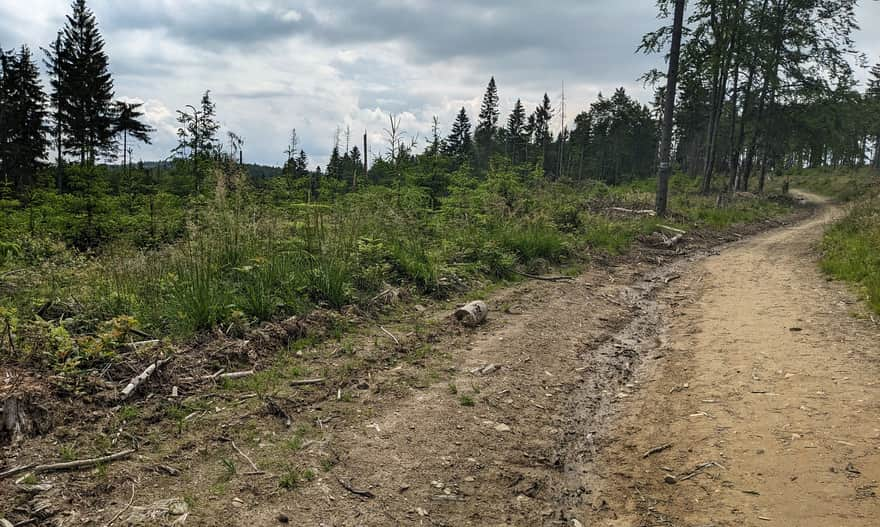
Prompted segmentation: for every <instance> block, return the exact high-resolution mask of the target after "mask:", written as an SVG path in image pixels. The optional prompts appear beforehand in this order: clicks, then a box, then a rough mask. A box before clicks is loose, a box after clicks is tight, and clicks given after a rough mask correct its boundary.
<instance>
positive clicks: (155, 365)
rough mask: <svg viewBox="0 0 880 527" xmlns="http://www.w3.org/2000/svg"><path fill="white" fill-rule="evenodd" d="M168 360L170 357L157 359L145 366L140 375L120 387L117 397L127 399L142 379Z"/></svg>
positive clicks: (146, 377) (148, 376) (144, 379)
mask: <svg viewBox="0 0 880 527" xmlns="http://www.w3.org/2000/svg"><path fill="white" fill-rule="evenodd" d="M170 360H171V358H170V357H169V358H167V359H162V360H157V361H156V362H154V363H153V364H150V365H149V366H147V369H145V370H144V371H143V372H141V374H140V375H138V376H137V377H135V378H133V379H132V380H131V381H129V383H128V385H126V387H125V388H123V389H122V392H121V393H120V395H119V397H120V398H121V399H128V397H129V396H130V395H131V394H132V393H134V391H135V390H136V389H137V387H138V386H140V385H141V383H143V382H144V381H146V380H147V379H149V378H150V376H151V375H153V374H154V373H155V372H156V370H157V369H159V366H162V365H163V364H165V363H166V362H168V361H170Z"/></svg>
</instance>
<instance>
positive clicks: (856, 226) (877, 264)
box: [822, 198, 880, 313]
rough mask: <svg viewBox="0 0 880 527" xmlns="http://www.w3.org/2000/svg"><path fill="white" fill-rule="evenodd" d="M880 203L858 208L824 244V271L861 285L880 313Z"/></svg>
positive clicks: (827, 235) (838, 224) (872, 305)
mask: <svg viewBox="0 0 880 527" xmlns="http://www.w3.org/2000/svg"><path fill="white" fill-rule="evenodd" d="M878 248H880V199H877V198H875V199H873V200H870V201H865V202H862V203H859V204H858V205H856V206H855V207H854V208H853V209H852V210H851V211H850V213H849V214H848V215H847V216H846V218H844V219H843V220H842V221H840V222H839V223H837V224H835V225H834V226H832V227H831V228H830V229H829V230H828V232H827V234H826V235H825V240H824V242H823V243H822V253H823V257H822V269H823V270H824V271H825V272H826V273H828V274H830V275H831V276H833V277H835V278H838V279H841V280H846V281H848V282H853V283H855V284H857V285H858V286H859V287H860V288H861V289H862V291H863V292H864V294H865V297H866V298H867V301H868V304H869V305H870V306H871V307H872V308H873V309H874V310H875V311H876V312H878V313H880V251H878Z"/></svg>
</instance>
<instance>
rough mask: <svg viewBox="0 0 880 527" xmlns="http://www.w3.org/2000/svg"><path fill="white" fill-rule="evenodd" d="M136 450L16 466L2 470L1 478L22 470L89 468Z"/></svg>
mask: <svg viewBox="0 0 880 527" xmlns="http://www.w3.org/2000/svg"><path fill="white" fill-rule="evenodd" d="M135 452H136V450H135V449H133V448H131V449H128V450H123V451H122V452H117V453H115V454H110V455H108V456H101V457H96V458H91V459H78V460H76V461H67V462H64V463H50V464H47V465H22V466H20V467H15V468H13V469H9V470H7V471H6V472H0V478H6V477H9V476H14V475H16V474H19V473H21V472H25V471H28V470H29V471H31V472H33V473H34V474H39V473H41V472H60V471H63V470H77V469H81V468H89V467H94V466H95V465H102V464H104V463H110V462H112V461H117V460H120V459H125V458H127V457H129V456H131V455H132V454H134V453H135Z"/></svg>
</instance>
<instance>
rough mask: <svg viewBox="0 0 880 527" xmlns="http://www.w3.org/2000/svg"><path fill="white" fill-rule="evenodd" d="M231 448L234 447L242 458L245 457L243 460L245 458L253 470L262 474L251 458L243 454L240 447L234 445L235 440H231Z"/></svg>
mask: <svg viewBox="0 0 880 527" xmlns="http://www.w3.org/2000/svg"><path fill="white" fill-rule="evenodd" d="M232 448H234V449H235V451H236V452H238V453H239V454H241V457H243V458H245V460H247V462H248V463H249V464H250V466H251V467H253V469H254V472H259V473H261V474H262V472H261V471H260V469H259V468H258V467H257V466H256V465H255V464H254V462H253V461H252V460H251V458H249V457H248V456H247V454H245V453H244V452H242V451H241V449H240V448H238V447H237V446H236V445H235V441H232Z"/></svg>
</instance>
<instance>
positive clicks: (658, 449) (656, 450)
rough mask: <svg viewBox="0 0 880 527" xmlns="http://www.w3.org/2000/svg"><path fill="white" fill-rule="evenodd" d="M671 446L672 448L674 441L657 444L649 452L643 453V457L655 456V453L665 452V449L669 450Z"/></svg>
mask: <svg viewBox="0 0 880 527" xmlns="http://www.w3.org/2000/svg"><path fill="white" fill-rule="evenodd" d="M670 448H672V443H666V444H665V445H660V446H655V447H654V448H652V449H651V450H648V451H647V452H645V453H644V454H642V459H644V458H646V457H649V456H653V455H654V454H659V453H660V452H663V451H664V450H667V449H670Z"/></svg>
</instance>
